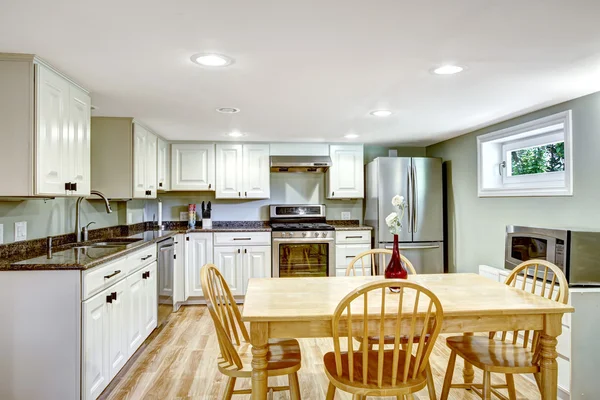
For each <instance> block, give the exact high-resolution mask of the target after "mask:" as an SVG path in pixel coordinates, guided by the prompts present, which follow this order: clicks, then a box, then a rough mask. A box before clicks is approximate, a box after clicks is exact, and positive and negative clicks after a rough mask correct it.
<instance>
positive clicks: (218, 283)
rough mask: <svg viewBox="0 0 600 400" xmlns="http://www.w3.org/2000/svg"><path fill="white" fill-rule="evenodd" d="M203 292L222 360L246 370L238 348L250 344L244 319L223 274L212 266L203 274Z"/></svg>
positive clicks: (201, 273) (207, 265)
mask: <svg viewBox="0 0 600 400" xmlns="http://www.w3.org/2000/svg"><path fill="white" fill-rule="evenodd" d="M200 279H201V283H202V292H203V293H204V295H205V297H206V300H207V306H208V311H209V312H210V316H211V318H212V320H213V323H214V324H215V330H216V332H217V338H218V341H219V348H220V350H221V357H222V358H223V360H225V361H226V362H227V363H228V364H229V365H236V366H237V367H238V368H240V369H241V368H243V365H242V360H241V359H240V356H239V354H238V352H237V350H236V347H235V346H241V345H242V344H243V343H244V342H246V343H249V342H250V336H249V335H248V331H247V330H246V326H245V325H244V323H243V322H242V315H241V313H240V310H239V308H238V306H237V304H236V303H235V299H234V297H233V295H232V294H231V290H230V289H229V286H228V285H227V282H226V281H225V278H224V277H223V275H221V272H219V270H218V269H217V267H215V266H214V265H213V264H206V265H204V266H203V267H202V270H201V271H200Z"/></svg>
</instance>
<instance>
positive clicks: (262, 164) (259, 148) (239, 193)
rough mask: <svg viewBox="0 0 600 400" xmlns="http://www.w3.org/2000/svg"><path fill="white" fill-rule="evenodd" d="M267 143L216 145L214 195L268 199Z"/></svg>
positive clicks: (217, 196)
mask: <svg viewBox="0 0 600 400" xmlns="http://www.w3.org/2000/svg"><path fill="white" fill-rule="evenodd" d="M270 187H271V185H270V169H269V145H268V144H244V145H241V144H218V145H217V190H216V193H215V197H216V198H217V199H268V198H269V197H270V195H271V190H270Z"/></svg>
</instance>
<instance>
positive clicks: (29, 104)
mask: <svg viewBox="0 0 600 400" xmlns="http://www.w3.org/2000/svg"><path fill="white" fill-rule="evenodd" d="M0 88H2V89H1V90H0V121H2V124H1V127H0V141H2V143H3V146H1V148H0V169H1V170H2V171H5V172H6V171H10V173H6V174H5V176H4V179H3V182H2V185H1V187H0V196H11V197H30V196H52V197H54V196H86V195H89V193H90V177H91V174H90V96H89V94H88V92H86V91H85V90H84V89H82V88H81V87H80V86H78V85H76V84H75V83H74V82H72V81H71V80H70V79H69V78H67V77H66V76H65V75H63V74H61V73H60V72H58V71H56V70H55V69H53V68H51V67H50V66H48V65H47V64H46V63H45V62H43V61H42V60H40V59H38V58H37V57H35V56H31V55H26V54H23V55H21V54H1V53H0Z"/></svg>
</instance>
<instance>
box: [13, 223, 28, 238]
mask: <svg viewBox="0 0 600 400" xmlns="http://www.w3.org/2000/svg"><path fill="white" fill-rule="evenodd" d="M23 240H27V221H21V222H15V242H20V241H23Z"/></svg>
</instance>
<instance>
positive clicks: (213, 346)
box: [100, 306, 540, 400]
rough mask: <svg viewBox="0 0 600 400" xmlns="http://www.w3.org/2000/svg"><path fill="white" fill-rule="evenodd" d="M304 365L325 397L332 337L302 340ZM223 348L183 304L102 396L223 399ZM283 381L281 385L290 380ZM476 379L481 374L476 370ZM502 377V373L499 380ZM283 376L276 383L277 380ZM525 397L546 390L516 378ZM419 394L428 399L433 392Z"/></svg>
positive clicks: (440, 354)
mask: <svg viewBox="0 0 600 400" xmlns="http://www.w3.org/2000/svg"><path fill="white" fill-rule="evenodd" d="M444 341H445V338H440V339H439V340H438V343H436V347H435V349H434V352H433V354H432V357H431V368H432V370H433V374H434V376H435V384H436V391H437V395H438V397H439V395H440V393H441V386H442V382H443V379H444V374H445V371H446V365H447V360H448V356H449V351H448V349H447V347H446V345H445V343H444ZM300 345H301V347H302V369H301V370H300V373H299V378H300V388H301V390H302V398H303V399H305V400H318V399H324V398H325V393H326V389H327V384H328V380H327V377H326V376H325V373H324V372H323V354H324V353H326V352H328V351H331V350H332V348H333V344H332V339H331V338H323V339H302V340H300ZM218 353H219V349H218V344H217V339H216V335H215V333H214V330H213V325H212V320H211V319H210V316H209V315H208V313H207V312H206V307H204V306H187V307H182V308H181V310H180V311H179V312H178V313H175V314H172V315H171V318H170V319H169V321H168V323H167V324H166V325H165V326H164V327H163V328H162V329H159V330H156V331H155V332H154V333H153V334H152V335H151V336H150V337H149V338H148V340H146V342H145V343H144V344H143V345H142V347H141V348H140V350H138V352H137V353H136V354H135V355H134V356H133V357H132V359H131V360H130V361H129V362H128V364H127V365H126V366H125V367H124V368H123V370H122V371H121V372H120V373H119V375H117V376H116V377H115V379H114V380H113V382H112V383H111V385H110V386H109V387H108V388H107V389H106V390H105V391H104V393H103V394H102V395H101V396H100V398H101V399H111V400H112V399H136V400H137V399H144V400H146V399H149V400H153V399H156V400H162V399H198V400H200V399H207V400H208V399H221V398H222V395H223V391H224V389H225V379H224V377H223V376H222V375H221V374H220V373H219V371H218V370H217V368H216V363H215V360H216V358H217V356H218ZM278 379H281V380H280V381H279V382H278V383H277V384H284V383H285V384H287V382H285V381H284V379H285V378H278ZM460 379H462V362H459V361H458V360H457V367H456V370H455V372H454V380H455V382H456V381H458V380H460ZM475 379H476V381H479V382H480V381H481V374H480V373H479V372H478V371H477V370H476V372H475ZM497 379H498V381H500V379H501V377H498V378H497ZM276 382H277V379H274V380H273V381H271V383H272V384H273V383H276ZM515 382H516V386H517V392H518V393H517V396H518V398H519V399H527V400H533V399H539V398H540V394H539V392H538V390H537V387H536V386H535V384H533V383H532V382H530V381H528V380H526V379H525V378H522V377H520V376H516V377H515ZM249 386H250V381H249V380H238V383H237V386H236V388H238V389H239V388H242V387H249ZM249 397H250V396H249V395H236V396H234V397H233V398H234V400H237V399H240V400H242V399H248V398H249ZM288 398H289V395H288V392H282V393H277V394H275V399H288ZM415 398H419V399H428V398H429V397H428V395H427V390H426V389H424V390H423V391H421V392H419V393H418V395H417V396H415ZM450 398H451V399H455V400H458V399H461V400H463V399H464V400H466V399H478V397H477V396H476V395H475V394H471V393H470V392H469V391H466V390H460V389H453V390H451V391H450ZM336 399H340V400H341V399H343V400H346V399H348V400H350V399H351V396H350V395H348V394H347V393H343V392H340V391H338V392H337V394H336Z"/></svg>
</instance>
